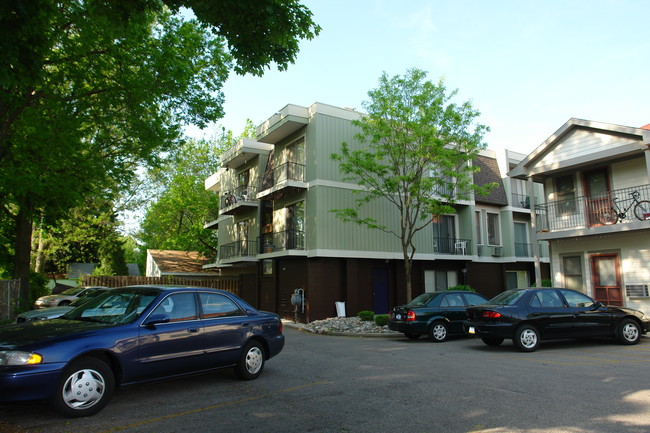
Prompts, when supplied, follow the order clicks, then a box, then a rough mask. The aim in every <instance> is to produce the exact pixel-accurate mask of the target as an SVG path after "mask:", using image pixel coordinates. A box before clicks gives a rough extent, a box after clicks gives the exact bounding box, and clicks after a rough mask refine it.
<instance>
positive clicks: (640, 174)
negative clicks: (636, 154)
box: [612, 157, 649, 189]
mask: <svg viewBox="0 0 650 433" xmlns="http://www.w3.org/2000/svg"><path fill="white" fill-rule="evenodd" d="M648 183H649V182H648V170H647V168H646V163H645V158H643V157H641V158H635V159H630V160H627V161H623V162H617V163H615V164H612V189H623V188H632V187H635V186H639V185H647V184H648Z"/></svg>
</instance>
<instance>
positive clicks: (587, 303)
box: [560, 290, 594, 308]
mask: <svg viewBox="0 0 650 433" xmlns="http://www.w3.org/2000/svg"><path fill="white" fill-rule="evenodd" d="M560 292H562V295H564V299H566V302H567V304H569V307H573V308H590V307H591V306H592V305H594V301H592V300H591V298H590V297H588V296H587V295H583V294H582V293H576V292H571V291H569V290H560Z"/></svg>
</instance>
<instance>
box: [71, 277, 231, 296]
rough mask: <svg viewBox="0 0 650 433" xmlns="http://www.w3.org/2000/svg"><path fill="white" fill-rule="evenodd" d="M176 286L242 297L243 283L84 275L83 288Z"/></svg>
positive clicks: (218, 279)
mask: <svg viewBox="0 0 650 433" xmlns="http://www.w3.org/2000/svg"><path fill="white" fill-rule="evenodd" d="M158 284H165V285H174V286H193V287H209V288H211V289H219V290H225V291H227V292H230V293H234V294H235V295H237V296H241V281H240V280H239V278H236V279H232V278H223V277H218V278H202V279H192V278H183V277H173V276H164V277H139V276H114V277H113V276H103V277H101V276H100V277H95V276H91V275H84V277H83V280H82V283H81V285H82V286H106V287H123V286H135V285H158Z"/></svg>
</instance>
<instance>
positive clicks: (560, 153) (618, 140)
mask: <svg viewBox="0 0 650 433" xmlns="http://www.w3.org/2000/svg"><path fill="white" fill-rule="evenodd" d="M630 143H632V141H631V140H629V139H626V138H622V137H620V136H615V135H608V134H603V133H602V132H600V133H594V132H592V131H587V130H584V129H574V130H573V131H571V132H570V133H568V134H567V136H566V137H564V138H563V139H562V141H560V142H559V143H558V144H557V145H556V146H555V147H554V148H553V149H552V150H551V151H550V152H549V153H547V154H546V155H544V157H543V158H542V160H541V161H540V164H541V165H550V164H554V163H558V162H561V161H567V160H570V159H574V158H579V157H584V156H587V155H590V154H594V153H598V152H602V151H604V150H611V149H612V148H616V147H619V146H624V145H627V144H630Z"/></svg>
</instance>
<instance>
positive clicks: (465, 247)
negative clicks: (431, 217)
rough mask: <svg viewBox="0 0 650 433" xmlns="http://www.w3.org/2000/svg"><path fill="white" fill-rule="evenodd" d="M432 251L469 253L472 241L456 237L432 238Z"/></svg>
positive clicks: (438, 252) (457, 253)
mask: <svg viewBox="0 0 650 433" xmlns="http://www.w3.org/2000/svg"><path fill="white" fill-rule="evenodd" d="M433 252H434V253H435V254H452V255H461V256H464V255H471V254H472V241H470V240H469V239H458V238H441V237H434V238H433Z"/></svg>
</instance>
